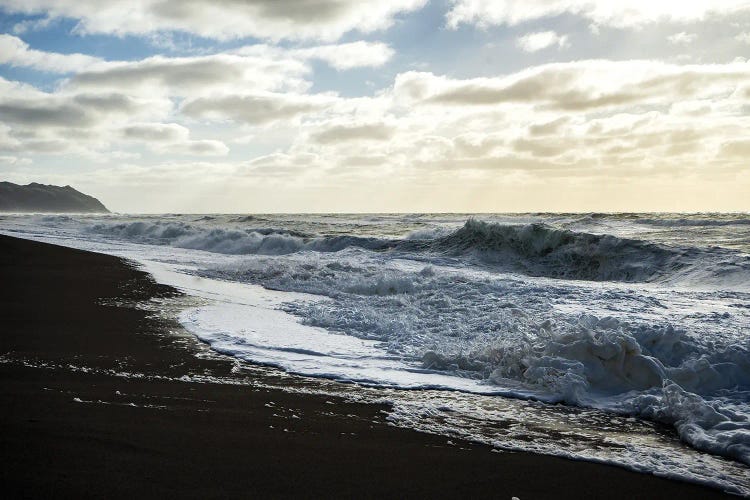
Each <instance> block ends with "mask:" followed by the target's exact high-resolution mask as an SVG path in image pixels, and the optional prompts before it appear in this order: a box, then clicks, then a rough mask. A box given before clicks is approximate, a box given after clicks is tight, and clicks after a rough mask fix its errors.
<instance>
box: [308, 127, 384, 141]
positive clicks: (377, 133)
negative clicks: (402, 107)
mask: <svg viewBox="0 0 750 500" xmlns="http://www.w3.org/2000/svg"><path fill="white" fill-rule="evenodd" d="M394 132H395V129H394V127H392V126H389V125H387V124H385V123H362V124H335V125H328V126H324V127H320V126H319V127H317V130H316V131H315V132H313V133H312V134H311V136H310V140H311V141H312V142H315V143H318V144H335V143H342V142H347V141H387V140H388V139H390V138H391V137H393V134H394Z"/></svg>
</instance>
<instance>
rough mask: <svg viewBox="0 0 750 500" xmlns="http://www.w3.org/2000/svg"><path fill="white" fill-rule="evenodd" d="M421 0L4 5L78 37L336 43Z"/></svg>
mask: <svg viewBox="0 0 750 500" xmlns="http://www.w3.org/2000/svg"><path fill="white" fill-rule="evenodd" d="M425 2H426V0H359V1H357V2H352V1H349V0H142V1H139V2H133V1H131V0H110V1H107V2H104V3H102V2H100V1H98V0H6V1H5V2H3V6H2V7H1V8H3V9H5V10H6V11H7V12H18V13H25V14H43V15H45V16H46V17H47V18H55V19H56V18H71V19H76V20H78V25H77V26H76V31H77V32H79V33H82V34H90V33H98V34H113V35H118V36H121V35H133V34H135V35H144V34H149V33H155V32H160V31H183V32H187V33H193V34H196V35H200V36H203V37H206V38H214V39H220V40H226V39H236V38H247V37H254V38H262V39H269V40H281V39H294V40H306V39H316V40H329V41H330V40H336V39H338V38H339V37H341V36H342V35H343V34H345V33H347V32H350V31H353V30H357V31H360V32H363V33H369V32H372V31H376V30H380V29H384V28H387V27H389V26H391V25H392V24H393V22H394V20H395V18H396V16H398V15H400V14H403V13H406V12H412V11H414V10H416V9H419V8H421V7H422V6H423V5H424V4H425Z"/></svg>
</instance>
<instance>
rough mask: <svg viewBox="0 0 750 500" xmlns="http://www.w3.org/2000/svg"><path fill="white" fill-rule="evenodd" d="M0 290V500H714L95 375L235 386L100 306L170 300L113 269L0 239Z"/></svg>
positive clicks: (299, 400)
mask: <svg viewBox="0 0 750 500" xmlns="http://www.w3.org/2000/svg"><path fill="white" fill-rule="evenodd" d="M0 284H1V285H2V286H0V304H1V305H0V308H1V309H0V311H1V312H0V355H2V356H3V362H2V363H0V374H1V375H0V398H1V401H0V407H1V408H2V415H1V416H0V419H1V422H2V437H1V439H2V444H1V446H2V462H3V463H2V464H0V475H1V476H2V490H3V497H4V498H17V497H36V498H39V497H45V498H46V497H104V498H113V497H114V498H132V497H180V498H182V497H197V498H211V497H259V496H262V497H329V496H334V497H363V496H364V497H383V496H385V497H492V498H507V499H510V498H511V496H517V497H519V498H520V499H521V500H526V499H536V498H578V499H580V498H607V499H617V498H627V499H631V498H680V499H689V498H695V499H698V498H700V499H707V498H714V497H717V498H718V497H722V496H723V495H722V494H720V493H719V492H716V491H713V490H710V489H706V488H702V487H698V486H694V485H690V484H686V483H681V482H675V481H668V480H664V479H660V478H656V477H653V476H648V475H644V474H636V473H633V472H629V471H626V470H622V469H619V468H616V467H610V466H605V465H597V464H591V463H585V462H576V461H570V460H564V459H558V458H552V457H545V456H539V455H533V454H526V453H491V452H490V449H489V448H487V447H485V446H479V445H471V444H468V443H457V444H460V446H450V445H448V444H446V439H445V438H443V437H437V436H430V435H425V434H420V433H417V432H413V431H409V430H403V429H397V428H394V427H392V426H389V425H387V424H386V423H385V421H384V415H383V413H382V412H381V410H383V409H384V407H379V406H375V405H364V404H352V403H347V402H345V401H342V400H338V399H335V398H331V397H325V396H309V395H298V394H289V393H286V392H283V391H280V390H267V389H261V388H253V387H248V386H239V385H220V384H200V383H192V382H182V381H175V380H158V379H157V380H153V379H133V378H125V377H122V376H117V375H116V374H108V373H102V371H103V370H110V369H111V370H114V371H127V372H134V373H145V374H150V375H163V376H167V377H179V376H181V375H184V374H188V373H192V374H195V373H206V374H213V375H218V376H232V375H231V373H230V370H231V367H232V363H231V361H229V360H224V359H200V358H196V357H195V353H196V352H198V351H199V350H200V347H199V346H196V343H195V342H193V341H190V340H189V339H186V338H185V337H182V336H180V335H179V334H175V333H170V328H173V329H175V330H178V328H177V327H176V325H174V324H171V323H170V322H168V321H166V320H160V319H154V318H149V317H148V315H147V313H145V312H144V311H142V310H139V309H135V308H132V307H117V306H115V305H113V304H112V301H113V299H119V300H125V301H131V302H132V301H138V300H144V299H147V298H149V297H158V296H166V295H170V294H173V293H175V292H174V291H173V290H171V289H169V288H167V287H163V286H160V285H156V284H154V283H153V282H152V281H151V280H150V278H149V276H148V275H147V274H145V273H143V272H140V271H137V270H135V269H133V268H132V267H130V266H129V265H128V264H127V263H125V262H124V261H122V260H120V259H117V258H114V257H110V256H105V255H98V254H93V253H88V252H82V251H76V250H70V249H65V248H62V247H56V246H52V245H45V244H40V243H34V242H29V241H24V240H18V239H14V238H9V237H4V236H0ZM30 365H33V366H30ZM40 365H45V366H46V367H40ZM69 365H72V367H71V366H69ZM74 367H87V368H89V369H92V371H90V372H83V371H80V369H77V368H74ZM289 379H290V380H294V379H293V378H291V377H290V378H289ZM76 398H77V399H78V400H80V401H81V402H78V401H76ZM271 402H273V404H271ZM331 403H333V404H331ZM131 404H134V405H135V406H130V405H131ZM266 405H269V406H266ZM292 412H293V413H294V414H296V415H298V416H300V417H301V418H299V419H294V418H290V414H291V413H292ZM274 414H276V416H274ZM270 426H273V428H270ZM284 429H286V430H287V432H285V431H284Z"/></svg>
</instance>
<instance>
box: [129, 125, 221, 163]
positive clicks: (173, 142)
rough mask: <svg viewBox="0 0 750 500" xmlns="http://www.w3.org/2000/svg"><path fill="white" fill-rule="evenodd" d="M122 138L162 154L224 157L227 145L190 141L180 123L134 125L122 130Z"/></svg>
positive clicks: (188, 131) (218, 142)
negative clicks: (145, 145) (146, 145)
mask: <svg viewBox="0 0 750 500" xmlns="http://www.w3.org/2000/svg"><path fill="white" fill-rule="evenodd" d="M121 134H122V137H123V138H124V139H126V140H135V141H139V142H144V143H147V144H148V145H149V149H151V150H152V151H154V152H157V153H160V154H168V153H169V154H179V155H198V156H224V155H226V154H227V153H229V148H228V147H227V145H226V144H224V143H223V142H221V141H216V140H205V139H204V140H197V141H193V140H190V130H189V129H188V128H187V127H184V126H182V125H180V124H178V123H134V124H131V125H127V126H125V127H123V128H122V129H121Z"/></svg>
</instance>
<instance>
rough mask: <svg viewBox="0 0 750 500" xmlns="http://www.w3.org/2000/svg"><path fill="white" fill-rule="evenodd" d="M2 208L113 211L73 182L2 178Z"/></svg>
mask: <svg viewBox="0 0 750 500" xmlns="http://www.w3.org/2000/svg"><path fill="white" fill-rule="evenodd" d="M0 212H75V213H84V212H85V213H94V212H109V210H107V207H105V206H104V205H103V204H102V202H100V201H99V200H97V199H96V198H94V197H93V196H89V195H87V194H83V193H81V192H80V191H77V190H75V189H73V188H72V187H70V186H64V187H60V186H53V185H48V184H37V183H36V182H32V183H31V184H27V185H25V186H22V185H19V184H13V183H12V182H0Z"/></svg>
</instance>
